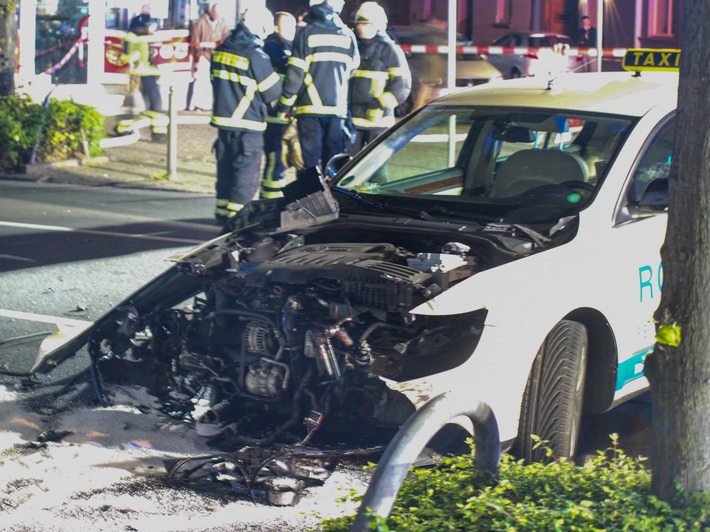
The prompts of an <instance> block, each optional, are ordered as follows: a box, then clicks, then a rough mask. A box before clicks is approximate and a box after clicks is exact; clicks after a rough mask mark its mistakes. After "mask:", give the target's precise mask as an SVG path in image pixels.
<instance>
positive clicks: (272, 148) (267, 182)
mask: <svg viewBox="0 0 710 532" xmlns="http://www.w3.org/2000/svg"><path fill="white" fill-rule="evenodd" d="M295 34H296V17H294V16H293V15H292V14H291V13H288V12H286V11H279V12H277V13H275V14H274V33H272V34H271V35H269V36H268V37H267V38H266V39H265V40H264V52H266V54H267V55H268V56H269V57H270V58H271V64H272V65H273V67H274V70H276V72H277V73H278V74H279V76H281V77H283V75H284V74H285V73H286V64H287V63H288V58H289V57H290V56H291V49H292V47H293V38H294V36H295ZM285 128H286V124H285V123H284V122H283V121H282V120H281V118H280V117H279V116H277V115H276V110H275V109H274V110H273V112H270V113H269V116H268V117H267V118H266V133H265V134H264V154H265V156H266V168H264V176H263V177H262V179H261V192H260V197H261V198H264V199H271V198H280V197H282V196H283V193H282V192H281V189H282V188H283V186H284V184H285V179H284V178H285V177H286V166H285V165H284V163H283V161H282V153H281V152H282V149H281V139H282V137H283V132H284V129H285Z"/></svg>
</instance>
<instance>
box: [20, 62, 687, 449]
mask: <svg viewBox="0 0 710 532" xmlns="http://www.w3.org/2000/svg"><path fill="white" fill-rule="evenodd" d="M677 53H678V52H677V51H660V52H658V51H645V50H637V51H632V54H636V55H628V56H627V60H625V64H626V65H627V67H628V68H630V69H631V70H632V72H614V73H576V74H563V75H559V76H558V77H555V78H552V79H542V78H540V77H535V78H526V79H518V80H510V81H503V82H500V83H498V84H486V85H480V86H477V87H473V88H470V89H462V90H461V91H457V92H454V93H451V94H449V95H447V96H444V97H442V98H440V99H438V100H436V101H434V102H432V103H430V104H429V105H427V106H425V107H424V108H422V109H420V110H419V111H417V112H416V113H413V114H411V115H409V116H408V117H406V118H405V119H404V120H402V121H401V122H400V123H398V124H397V125H396V126H394V127H393V128H391V129H390V130H388V131H387V132H386V133H384V134H383V135H381V136H380V137H378V139H377V140H376V141H375V142H373V143H372V144H370V145H368V147H367V148H366V149H364V150H363V151H362V152H360V153H359V154H357V155H356V156H355V157H354V158H353V159H350V158H348V157H347V156H341V157H337V158H334V159H333V160H332V161H330V164H329V165H328V168H327V169H326V176H325V177H324V178H323V177H321V176H317V175H316V174H317V172H315V170H311V171H304V172H301V174H300V175H299V178H298V179H297V180H296V181H295V182H294V183H292V184H290V185H288V186H287V187H285V189H284V198H279V199H274V200H265V201H256V202H254V203H252V204H250V205H249V206H248V207H247V208H245V209H244V210H243V211H242V212H241V213H240V214H239V215H238V216H237V217H236V218H235V219H234V226H233V231H232V232H231V233H229V234H227V235H224V236H221V237H219V238H217V239H215V240H213V241H211V242H208V243H206V244H205V245H203V246H201V247H199V248H197V249H196V250H194V251H192V252H190V253H188V254H186V255H184V256H182V257H180V258H178V259H177V260H176V264H175V266H174V267H173V268H172V269H170V270H168V271H167V272H165V273H164V274H162V275H161V276H160V277H159V278H157V279H156V280H154V281H152V282H151V283H149V284H148V285H146V286H145V287H143V288H142V289H140V290H138V291H137V292H136V293H134V294H132V295H130V296H129V297H128V298H126V300H125V301H124V302H123V303H121V304H119V305H118V306H117V307H116V308H115V309H113V310H112V311H111V312H109V313H108V314H107V315H106V316H104V317H103V318H101V319H100V320H99V321H97V322H96V323H95V324H94V325H93V326H92V327H91V328H89V329H88V330H87V331H86V332H84V333H82V334H80V335H79V336H77V337H76V338H74V339H72V340H71V341H69V342H68V343H65V344H63V345H62V346H60V347H57V348H54V349H44V351H43V354H41V355H40V356H39V357H38V358H37V360H36V361H35V363H34V366H33V368H32V369H31V370H30V371H29V373H34V372H46V371H49V370H50V369H51V368H53V367H54V366H55V365H56V364H58V363H60V362H61V361H63V360H65V359H67V358H68V357H70V356H73V355H74V354H75V353H76V352H78V351H79V349H81V348H82V347H83V346H84V345H87V346H88V351H89V354H90V356H91V360H92V364H93V366H94V370H95V371H94V372H93V375H94V377H95V379H96V389H97V390H98V392H99V394H100V395H101V397H102V399H103V400H110V397H111V387H112V386H114V385H116V383H126V382H134V383H141V384H143V385H146V386H149V387H150V388H151V390H152V392H153V393H155V394H156V395H158V396H159V397H161V399H162V403H161V404H164V405H166V408H169V410H170V411H171V412H173V413H174V412H179V413H180V415H182V416H187V417H189V416H193V421H194V425H195V428H196V429H197V430H198V432H199V433H201V434H204V435H205V436H208V437H210V438H219V439H220V440H221V442H222V444H223V445H224V443H225V441H226V442H231V445H233V446H237V445H243V444H245V443H247V444H250V445H271V444H273V443H275V442H280V443H286V444H288V443H300V444H303V443H304V442H305V441H309V442H310V444H313V445H318V444H319V443H322V442H323V441H324V440H319V438H321V437H323V438H325V437H326V436H329V437H331V438H332V437H335V438H336V440H337V441H338V442H339V444H340V443H342V442H343V441H346V440H348V439H349V440H350V441H351V443H353V442H354V443H355V444H361V442H360V438H362V437H364V435H365V434H368V433H369V434H375V435H384V436H383V437H391V435H392V433H393V431H396V430H397V429H398V427H400V426H401V425H402V424H403V423H404V422H405V421H406V420H407V419H408V417H409V416H410V415H412V413H413V412H414V411H415V410H416V408H418V407H419V406H420V405H421V404H424V403H425V402H426V401H427V400H428V399H431V398H432V397H437V396H439V395H440V394H442V393H444V392H447V391H453V392H455V393H456V397H458V398H459V400H461V401H463V402H470V403H471V404H475V403H476V402H478V401H482V402H485V403H487V404H488V405H490V407H491V408H492V411H493V412H494V414H495V418H496V420H497V424H498V431H499V434H500V440H501V442H502V447H503V448H504V449H506V448H508V449H510V448H512V449H513V450H514V451H515V452H516V453H517V454H518V455H519V456H521V457H523V458H526V459H528V460H536V459H542V458H544V455H543V453H544V451H542V450H541V449H537V448H535V445H534V442H533V439H532V437H531V436H533V435H536V436H539V437H540V438H541V439H542V440H545V441H547V442H548V444H547V445H548V446H549V447H550V448H551V449H552V450H553V452H554V454H555V455H556V456H558V457H560V456H573V455H574V453H575V450H576V448H577V441H578V435H579V429H580V423H581V419H582V416H583V414H585V413H588V412H604V411H606V410H609V409H611V408H613V407H614V406H616V405H618V404H620V403H622V402H624V401H626V400H628V399H630V398H632V397H634V396H636V395H637V394H640V393H642V392H644V391H645V390H647V388H648V382H647V380H646V378H645V376H644V358H645V357H646V355H647V354H648V353H649V352H650V351H651V350H652V349H653V346H654V344H655V327H654V323H653V319H652V316H653V313H654V311H655V309H656V307H657V306H658V304H659V300H660V295H661V288H662V277H663V267H662V264H661V258H660V248H661V245H662V243H663V241H664V237H665V228H666V219H667V206H668V201H667V200H668V195H667V190H668V186H667V184H668V171H669V168H670V164H671V158H672V149H673V140H674V128H675V108H676V101H677V83H678V77H677V74H675V73H672V72H638V71H639V70H641V69H642V68H641V67H644V66H645V67H649V66H650V67H653V68H655V69H660V68H662V67H664V68H665V67H666V64H668V67H670V68H671V69H672V67H673V65H674V64H675V62H676V54H677ZM314 176H315V177H314ZM186 301H188V302H189V303H186ZM205 400H209V405H208V408H207V411H206V412H205V411H204V410H203V411H202V412H201V413H198V412H197V411H196V410H195V405H196V404H198V403H200V402H201V401H202V402H204V401H205ZM353 427H357V430H356V431H354V430H353ZM369 429H372V430H369ZM462 432H463V431H462ZM388 435H389V436H388Z"/></svg>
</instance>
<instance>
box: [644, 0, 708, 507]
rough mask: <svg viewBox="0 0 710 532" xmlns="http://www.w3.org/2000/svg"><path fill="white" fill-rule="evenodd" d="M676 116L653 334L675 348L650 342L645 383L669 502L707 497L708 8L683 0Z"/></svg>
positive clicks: (659, 486) (656, 460)
mask: <svg viewBox="0 0 710 532" xmlns="http://www.w3.org/2000/svg"><path fill="white" fill-rule="evenodd" d="M684 10H685V12H684V22H685V28H684V29H683V30H682V40H681V49H682V53H681V60H680V83H679V92H678V114H677V119H676V123H677V127H676V139H675V146H674V151H673V161H672V164H671V171H670V176H669V194H670V200H669V203H670V205H669V214H668V228H667V231H666V240H665V243H664V245H663V249H662V250H661V256H662V259H663V270H664V280H663V293H662V296H661V302H660V306H659V308H658V310H657V311H656V314H655V319H656V328H657V330H659V329H660V327H662V326H673V325H677V326H678V327H679V328H680V333H681V341H680V343H679V344H678V345H677V346H673V345H668V344H665V343H660V342H659V343H657V344H656V349H655V350H654V352H653V354H652V355H651V356H649V357H648V359H647V362H646V369H647V375H648V378H649V381H650V382H651V393H652V412H653V413H652V426H653V430H654V433H655V436H656V437H655V440H654V442H655V444H654V450H653V453H652V462H651V463H652V464H653V465H652V491H653V492H654V493H655V494H656V495H657V496H658V497H659V498H661V499H663V500H666V501H671V500H673V498H674V497H675V495H676V493H677V492H676V486H678V487H680V489H681V490H682V491H683V492H685V493H703V492H704V493H710V176H709V175H708V169H709V168H710V23H709V22H708V20H710V2H708V1H707V0H685V6H684Z"/></svg>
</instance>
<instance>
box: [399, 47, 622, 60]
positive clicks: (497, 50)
mask: <svg viewBox="0 0 710 532" xmlns="http://www.w3.org/2000/svg"><path fill="white" fill-rule="evenodd" d="M400 47H401V48H402V51H403V52H405V53H411V54H446V53H448V51H449V47H448V46H435V45H425V44H401V45H400ZM541 50H552V51H554V52H555V53H559V54H563V55H568V56H572V57H581V56H589V57H597V49H596V48H567V49H565V50H564V51H563V52H561V51H559V50H557V49H555V48H550V47H540V46H474V45H465V46H457V47H456V53H457V54H480V55H537V54H538V53H539V52H540V51H541ZM626 50H627V49H626V48H602V57H616V58H622V57H624V54H625V53H626Z"/></svg>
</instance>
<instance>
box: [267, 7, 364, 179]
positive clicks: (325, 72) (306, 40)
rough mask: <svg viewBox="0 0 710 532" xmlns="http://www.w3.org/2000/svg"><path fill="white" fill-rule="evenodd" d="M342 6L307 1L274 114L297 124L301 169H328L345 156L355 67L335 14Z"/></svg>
mask: <svg viewBox="0 0 710 532" xmlns="http://www.w3.org/2000/svg"><path fill="white" fill-rule="evenodd" d="M344 4H345V0H311V1H310V6H311V9H310V11H309V12H308V14H307V15H306V16H305V18H304V21H305V22H306V26H303V27H302V28H300V29H299V30H298V31H297V32H296V37H295V39H294V41H293V53H292V55H291V57H290V58H289V59H288V64H287V67H286V76H285V79H284V85H283V93H282V94H281V98H280V100H279V104H278V108H277V111H278V113H279V115H280V116H281V117H282V118H284V119H285V118H286V117H287V116H288V114H289V113H292V114H293V116H294V117H295V118H296V127H297V129H298V139H299V142H300V144H301V150H302V155H303V161H304V164H305V166H306V168H308V167H312V166H318V165H325V164H327V162H328V160H329V159H330V158H331V157H332V156H333V155H336V154H338V153H343V152H344V151H345V144H346V130H345V126H346V122H345V119H346V117H347V112H348V83H349V80H350V76H351V75H352V73H353V72H354V71H355V69H356V68H357V67H358V65H359V64H360V53H359V52H358V49H357V42H356V40H355V35H354V34H353V32H352V30H350V28H348V27H347V26H345V24H343V21H342V20H341V18H340V15H339V13H340V12H341V11H342V9H343V6H344Z"/></svg>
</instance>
